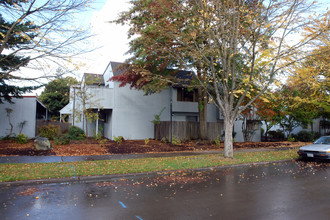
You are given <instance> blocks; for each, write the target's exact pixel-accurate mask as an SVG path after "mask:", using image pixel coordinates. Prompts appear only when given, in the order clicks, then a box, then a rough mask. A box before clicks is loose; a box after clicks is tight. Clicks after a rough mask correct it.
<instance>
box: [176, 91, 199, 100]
mask: <svg viewBox="0 0 330 220" xmlns="http://www.w3.org/2000/svg"><path fill="white" fill-rule="evenodd" d="M177 91H178V94H177V101H179V102H197V90H196V89H194V90H188V89H186V88H178V90H177Z"/></svg>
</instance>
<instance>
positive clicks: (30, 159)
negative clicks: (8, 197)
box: [0, 147, 292, 164]
mask: <svg viewBox="0 0 330 220" xmlns="http://www.w3.org/2000/svg"><path fill="white" fill-rule="evenodd" d="M288 149H292V148H289V147H280V148H256V149H241V150H235V153H239V152H260V151H278V150H288ZM205 154H223V150H212V151H189V152H172V153H148V154H114V155H96V156H95V155H92V156H8V157H0V164H3V163H56V162H72V161H94V160H126V159H136V158H157V157H175V156H194V155H205Z"/></svg>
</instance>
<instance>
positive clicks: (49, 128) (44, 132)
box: [39, 125, 60, 140]
mask: <svg viewBox="0 0 330 220" xmlns="http://www.w3.org/2000/svg"><path fill="white" fill-rule="evenodd" d="M59 134H60V127H59V126H56V125H45V126H42V127H41V128H39V135H40V136H41V137H45V138H48V139H49V140H54V138H55V137H57V136H58V135H59Z"/></svg>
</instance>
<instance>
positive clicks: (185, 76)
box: [108, 61, 195, 87]
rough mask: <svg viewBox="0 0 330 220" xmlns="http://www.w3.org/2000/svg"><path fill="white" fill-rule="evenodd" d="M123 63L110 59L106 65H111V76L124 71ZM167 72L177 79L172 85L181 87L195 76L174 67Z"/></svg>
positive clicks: (190, 72)
mask: <svg viewBox="0 0 330 220" xmlns="http://www.w3.org/2000/svg"><path fill="white" fill-rule="evenodd" d="M123 64H124V63H119V62H114V61H110V62H109V64H108V66H111V69H112V72H113V76H118V75H121V74H122V73H124V72H125V69H124V68H125V67H124V65H123ZM168 71H169V72H173V73H175V77H176V78H177V79H178V83H177V84H176V85H174V86H173V87H182V86H185V85H189V82H190V81H191V80H192V79H193V78H194V77H195V74H194V73H193V72H192V71H187V70H176V69H168Z"/></svg>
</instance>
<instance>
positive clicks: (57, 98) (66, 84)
mask: <svg viewBox="0 0 330 220" xmlns="http://www.w3.org/2000/svg"><path fill="white" fill-rule="evenodd" d="M77 83H78V81H77V80H76V79H75V78H73V77H65V78H58V79H55V80H53V81H50V82H49V83H48V84H47V85H46V86H45V90H44V91H43V92H42V93H41V95H40V97H39V99H40V100H41V102H42V103H44V104H45V105H46V106H47V108H48V109H49V112H50V114H51V115H52V117H57V118H58V117H59V115H60V110H61V109H62V108H63V107H64V106H66V105H67V104H68V103H69V100H70V86H71V85H74V84H77Z"/></svg>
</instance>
